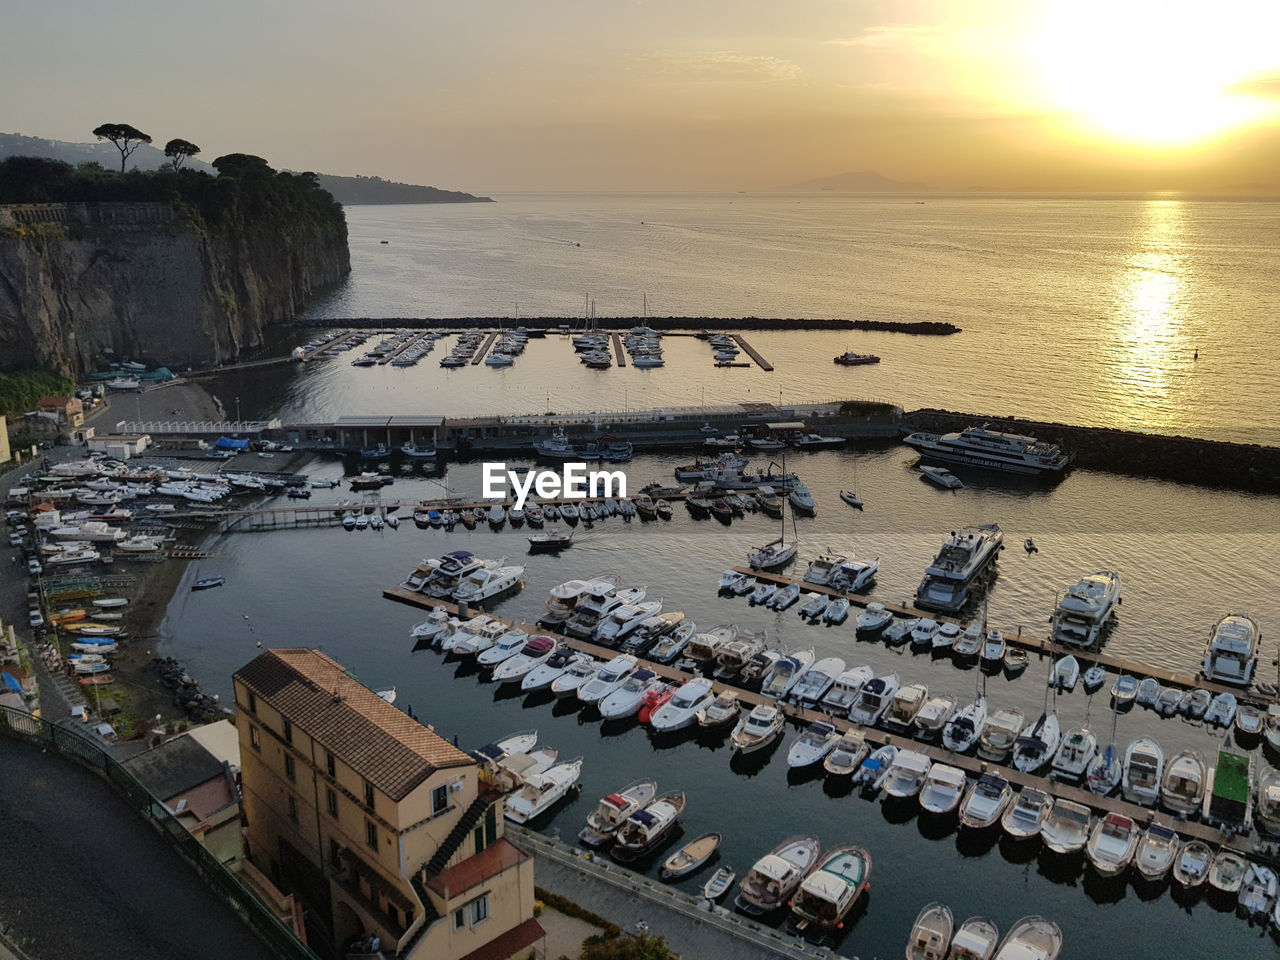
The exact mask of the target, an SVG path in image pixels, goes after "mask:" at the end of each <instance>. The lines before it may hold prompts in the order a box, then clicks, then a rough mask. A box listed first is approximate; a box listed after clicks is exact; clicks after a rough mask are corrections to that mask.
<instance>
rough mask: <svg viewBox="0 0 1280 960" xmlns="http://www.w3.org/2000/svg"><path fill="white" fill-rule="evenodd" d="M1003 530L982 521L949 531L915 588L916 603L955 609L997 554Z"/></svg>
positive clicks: (941, 608)
mask: <svg viewBox="0 0 1280 960" xmlns="http://www.w3.org/2000/svg"><path fill="white" fill-rule="evenodd" d="M1003 543H1004V531H1002V530H1001V529H1000V525H999V524H995V523H985V524H981V525H980V526H976V527H964V528H963V529H961V530H960V531H959V532H958V533H957V532H952V534H951V536H949V537H948V538H947V540H946V542H944V543H943V545H942V549H941V550H940V551H938V555H937V557H936V558H934V561H933V563H931V564H929V566H928V567H927V568H926V569H925V576H924V579H923V580H922V581H921V582H920V586H919V587H918V588H917V590H916V606H918V607H924V608H925V609H928V610H941V611H944V612H949V613H955V612H956V611H958V610H959V609H960V608H961V607H963V606H964V604H965V602H966V601H967V600H968V599H969V588H970V585H971V584H972V583H973V581H974V579H975V578H976V577H977V576H978V575H979V574H980V573H982V572H983V571H984V570H985V569H986V568H987V567H988V566H989V565H990V564H992V563H993V562H994V561H995V559H996V556H997V555H998V554H999V552H1000V549H1001V545H1002V544H1003Z"/></svg>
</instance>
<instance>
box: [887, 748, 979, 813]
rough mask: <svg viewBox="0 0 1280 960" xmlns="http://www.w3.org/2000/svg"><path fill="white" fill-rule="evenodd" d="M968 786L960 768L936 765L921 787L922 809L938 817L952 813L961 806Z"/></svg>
mask: <svg viewBox="0 0 1280 960" xmlns="http://www.w3.org/2000/svg"><path fill="white" fill-rule="evenodd" d="M899 756H901V754H899ZM966 786H968V780H967V779H966V778H965V773H964V771H963V770H961V769H960V768H959V767H952V766H949V765H947V764H945V763H935V764H934V765H933V766H931V767H930V768H929V772H928V773H927V774H925V778H924V782H923V783H922V784H921V785H920V809H921V810H923V811H924V812H925V813H932V814H935V815H938V816H941V815H942V814H947V813H952V812H953V811H954V810H955V809H956V808H957V807H958V806H960V801H961V800H962V799H963V798H964V795H965V787H966Z"/></svg>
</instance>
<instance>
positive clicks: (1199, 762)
mask: <svg viewBox="0 0 1280 960" xmlns="http://www.w3.org/2000/svg"><path fill="white" fill-rule="evenodd" d="M1207 779H1208V768H1207V767H1206V766H1205V763H1204V760H1203V759H1202V758H1201V756H1200V754H1198V753H1197V752H1196V751H1194V750H1182V751H1179V752H1178V753H1176V754H1174V755H1173V757H1172V759H1170V760H1169V762H1168V763H1167V764H1166V765H1165V768H1164V776H1163V777H1162V778H1161V781H1160V802H1161V803H1163V804H1164V805H1165V807H1166V808H1168V809H1169V810H1172V811H1174V812H1175V813H1182V814H1191V813H1195V812H1196V811H1198V810H1199V809H1200V806H1201V804H1202V803H1203V802H1204V791H1205V784H1206V782H1207Z"/></svg>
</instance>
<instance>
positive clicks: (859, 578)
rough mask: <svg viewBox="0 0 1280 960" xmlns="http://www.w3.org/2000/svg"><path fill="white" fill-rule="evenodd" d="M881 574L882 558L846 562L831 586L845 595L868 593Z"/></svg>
mask: <svg viewBox="0 0 1280 960" xmlns="http://www.w3.org/2000/svg"><path fill="white" fill-rule="evenodd" d="M879 572H880V558H879V557H877V558H876V559H874V560H853V559H849V560H845V561H844V562H843V563H841V564H840V566H839V568H838V569H837V570H836V572H835V574H834V575H833V576H832V578H831V586H833V587H834V588H835V589H837V590H843V591H844V592H845V593H866V592H867V591H868V590H869V589H871V585H872V584H873V583H875V579H876V574H877V573H879Z"/></svg>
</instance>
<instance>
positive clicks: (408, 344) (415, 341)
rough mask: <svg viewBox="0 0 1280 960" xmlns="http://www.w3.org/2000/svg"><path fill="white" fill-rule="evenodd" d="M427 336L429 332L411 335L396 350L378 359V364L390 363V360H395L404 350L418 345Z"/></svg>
mask: <svg viewBox="0 0 1280 960" xmlns="http://www.w3.org/2000/svg"><path fill="white" fill-rule="evenodd" d="M427 336H428V334H425V333H420V334H418V335H417V336H415V337H410V338H409V339H408V340H406V341H405V342H404V343H402V344H400V346H398V347H396V348H395V349H394V350H392V351H391V352H390V353H388V354H387V355H386V356H385V357H382V358H381V359H380V360H379V361H378V366H380V367H385V366H386V365H387V364H388V363H390V362H391V361H392V360H394V359H395V358H396V357H398V356H400V354H402V353H404V352H405V351H406V350H408V349H409V348H410V347H412V346H415V345H417V344H418V343H419V342H420V341H422V340H424V339H426V337H427Z"/></svg>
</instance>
